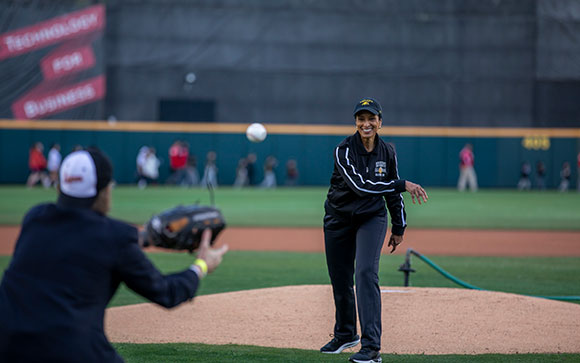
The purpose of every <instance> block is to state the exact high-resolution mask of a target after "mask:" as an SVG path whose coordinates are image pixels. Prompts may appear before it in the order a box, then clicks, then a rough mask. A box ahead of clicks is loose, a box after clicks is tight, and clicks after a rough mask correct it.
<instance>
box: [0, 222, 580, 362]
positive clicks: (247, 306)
mask: <svg viewBox="0 0 580 363" xmlns="http://www.w3.org/2000/svg"><path fill="white" fill-rule="evenodd" d="M18 233H19V227H0V255H10V254H12V252H13V250H14V241H15V240H16V238H17V235H18ZM224 242H227V243H228V244H229V245H230V247H231V249H232V250H266V251H305V252H322V251H323V247H324V242H323V234H322V230H321V229H319V228H306V229H295V228H261V229H258V228H228V229H227V230H225V231H224V232H223V235H221V236H220V237H219V242H218V244H221V243H224ZM407 248H413V249H415V250H417V251H419V252H421V253H423V254H425V255H449V256H580V232H556V231H489V230H408V231H407V233H406V234H405V242H404V244H403V245H402V246H401V247H399V249H398V250H397V252H396V253H397V254H402V253H404V252H405V250H406V249H407ZM151 251H155V250H154V249H151ZM383 253H388V251H387V248H386V247H385V248H384V250H383ZM382 297H383V335H382V339H383V341H382V344H383V352H385V353H397V354H484V353H507V354H512V353H514V354H515V353H541V352H545V353H559V352H575V353H579V352H580V340H578V331H580V305H576V304H570V303H563V302H557V301H550V300H545V299H539V298H531V297H525V296H521V295H514V294H506V293H498V292H485V291H473V290H463V289H431V288H400V287H396V288H386V287H385V288H383V294H382ZM256 306H259V307H260V308H259V309H256ZM333 315H334V308H333V302H332V295H331V290H330V287H329V286H288V287H280V288H270V289H260V290H250V291H238V292H230V293H223V294H216V295H207V296H200V297H196V298H195V299H194V300H193V302H191V303H186V304H182V305H181V306H179V307H177V308H175V309H173V310H166V309H163V308H160V307H158V306H155V305H152V304H138V305H130V306H123V307H115V308H111V309H108V310H107V313H106V322H105V327H106V331H107V335H108V336H109V338H110V339H111V340H112V341H114V342H133V343H154V342H155V343H169V342H198V343H208V344H230V343H232V344H250V345H260V346H269V347H288V348H301V349H318V348H320V346H322V345H323V344H324V343H326V341H327V340H328V339H329V337H328V334H329V333H331V332H332V324H333ZM191 322H195V324H191ZM144 326H146V327H148V328H147V329H143V327H144ZM199 326H203V327H204V328H203V329H199V328H198V327H199ZM393 337H396V338H394V339H393Z"/></svg>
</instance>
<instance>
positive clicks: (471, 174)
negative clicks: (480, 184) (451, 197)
mask: <svg viewBox="0 0 580 363" xmlns="http://www.w3.org/2000/svg"><path fill="white" fill-rule="evenodd" d="M474 161H475V158H474V156H473V146H472V145H471V144H470V143H467V144H465V146H464V147H463V149H461V151H460V152H459V180H458V181H457V189H459V191H464V190H465V186H466V184H469V189H470V190H471V191H472V192H475V191H477V175H476V174H475V169H474V167H473V165H474Z"/></svg>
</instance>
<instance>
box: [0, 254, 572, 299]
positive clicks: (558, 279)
mask: <svg viewBox="0 0 580 363" xmlns="http://www.w3.org/2000/svg"><path fill="white" fill-rule="evenodd" d="M149 257H150V258H151V260H152V261H153V263H154V264H155V265H156V266H157V267H158V268H159V269H160V270H161V271H162V272H164V273H169V272H175V271H179V270H182V269H184V268H186V267H187V266H189V265H190V264H191V262H192V260H193V258H192V256H191V255H189V254H187V253H150V254H149ZM9 260H10V258H9V257H6V256H0V270H1V271H4V269H5V268H6V267H7V266H8V263H9ZM431 260H432V261H433V262H435V263H436V264H438V265H439V266H440V267H441V268H443V269H445V270H446V271H448V272H449V273H451V274H452V275H454V276H456V277H457V278H460V279H462V280H463V281H466V282H469V283H471V284H473V285H476V286H478V287H481V288H484V289H487V290H495V291H504V292H513V293H518V294H527V295H550V296H552V295H580V257H445V256H433V257H432V258H431ZM403 261H404V257H403V256H401V255H385V256H382V258H381V265H380V279H381V285H383V286H402V285H403V274H402V273H401V272H399V271H397V269H398V267H399V265H400V264H401V263H403ZM490 266H493V268H490ZM412 267H413V268H414V269H416V270H417V272H415V273H413V274H412V275H411V286H416V287H458V285H456V284H454V283H453V282H451V281H449V280H447V279H446V278H444V277H443V276H441V275H440V274H439V273H438V272H436V271H435V270H433V269H432V268H431V267H429V266H428V265H426V264H425V263H423V261H421V260H419V259H417V258H413V259H412ZM329 283H330V280H329V278H328V272H327V270H326V262H325V257H324V254H322V253H298V252H253V251H231V252H229V253H228V254H227V255H226V256H225V258H224V262H223V263H222V264H221V265H220V267H219V268H218V269H217V270H216V271H215V272H214V273H212V274H211V275H209V276H208V277H207V278H206V279H204V281H203V283H202V284H201V286H200V289H199V291H198V295H207V294H215V293H221V292H228V291H239V290H248V289H257V288H265V287H276V286H287V285H309V284H314V285H316V284H329ZM142 302H146V300H145V299H143V298H142V297H140V296H138V295H137V294H135V293H133V292H132V291H130V290H129V289H127V288H126V287H125V286H124V285H123V286H122V287H121V288H120V289H119V291H118V292H117V294H116V295H115V297H114V298H113V300H112V301H111V304H110V306H119V305H129V304H136V303H142Z"/></svg>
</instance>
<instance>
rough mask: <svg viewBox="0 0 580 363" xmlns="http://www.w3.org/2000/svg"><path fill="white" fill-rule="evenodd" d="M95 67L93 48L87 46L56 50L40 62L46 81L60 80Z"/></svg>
mask: <svg viewBox="0 0 580 363" xmlns="http://www.w3.org/2000/svg"><path fill="white" fill-rule="evenodd" d="M94 65H95V55H94V53H93V48H92V47H90V46H85V47H82V48H77V49H67V50H62V49H59V50H56V51H54V52H51V53H50V54H49V55H48V56H46V57H44V58H43V59H42V60H41V61H40V68H41V69H42V74H44V78H45V79H54V78H59V77H62V76H65V75H68V74H72V73H76V72H79V71H82V70H83V69H88V68H91V67H92V66H94Z"/></svg>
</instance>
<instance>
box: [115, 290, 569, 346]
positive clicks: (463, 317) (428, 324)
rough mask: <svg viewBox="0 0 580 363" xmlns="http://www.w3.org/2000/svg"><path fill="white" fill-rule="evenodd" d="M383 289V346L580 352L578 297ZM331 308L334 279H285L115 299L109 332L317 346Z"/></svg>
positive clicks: (121, 338)
mask: <svg viewBox="0 0 580 363" xmlns="http://www.w3.org/2000/svg"><path fill="white" fill-rule="evenodd" d="M382 292H383V293H382V297H383V304H382V316H383V334H382V342H381V344H382V352H383V353H389V354H392V353H396V354H487V353H503V354H515V353H564V352H568V353H574V352H580V340H579V339H578V331H580V305H576V304H570V303H563V302H558V301H551V300H545V299H539V298H532V297H526V296H521V295H513V294H506V293H498V292H488V291H473V290H463V289H445V288H437V289H434V288H400V287H395V288H389V287H384V288H382ZM256 306H259V309H256ZM333 317H334V308H333V303H332V292H331V288H330V286H323V285H310V286H287V287H277V288H268V289H259V290H250V291H237V292H229V293H223V294H215V295H206V296H200V297H197V298H195V299H194V300H193V302H191V303H186V304H182V305H180V306H179V307H177V308H175V309H173V310H166V309H164V308H161V307H158V306H156V305H153V304H139V305H130V306H122V307H116V308H111V309H108V310H107V314H106V319H105V328H106V332H107V335H108V336H109V338H110V339H111V340H112V341H114V342H134V343H169V342H191V343H206V344H242V345H259V346H267V347H278V348H300V349H315V350H317V349H319V348H320V347H321V346H322V345H324V344H325V343H326V342H327V341H328V340H329V336H328V334H329V333H331V332H332V325H333ZM190 322H195V324H191V323H190ZM144 326H146V327H147V329H143V327H144ZM200 327H204V328H203V329H200ZM356 348H360V346H359V347H356ZM351 350H352V349H351Z"/></svg>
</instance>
